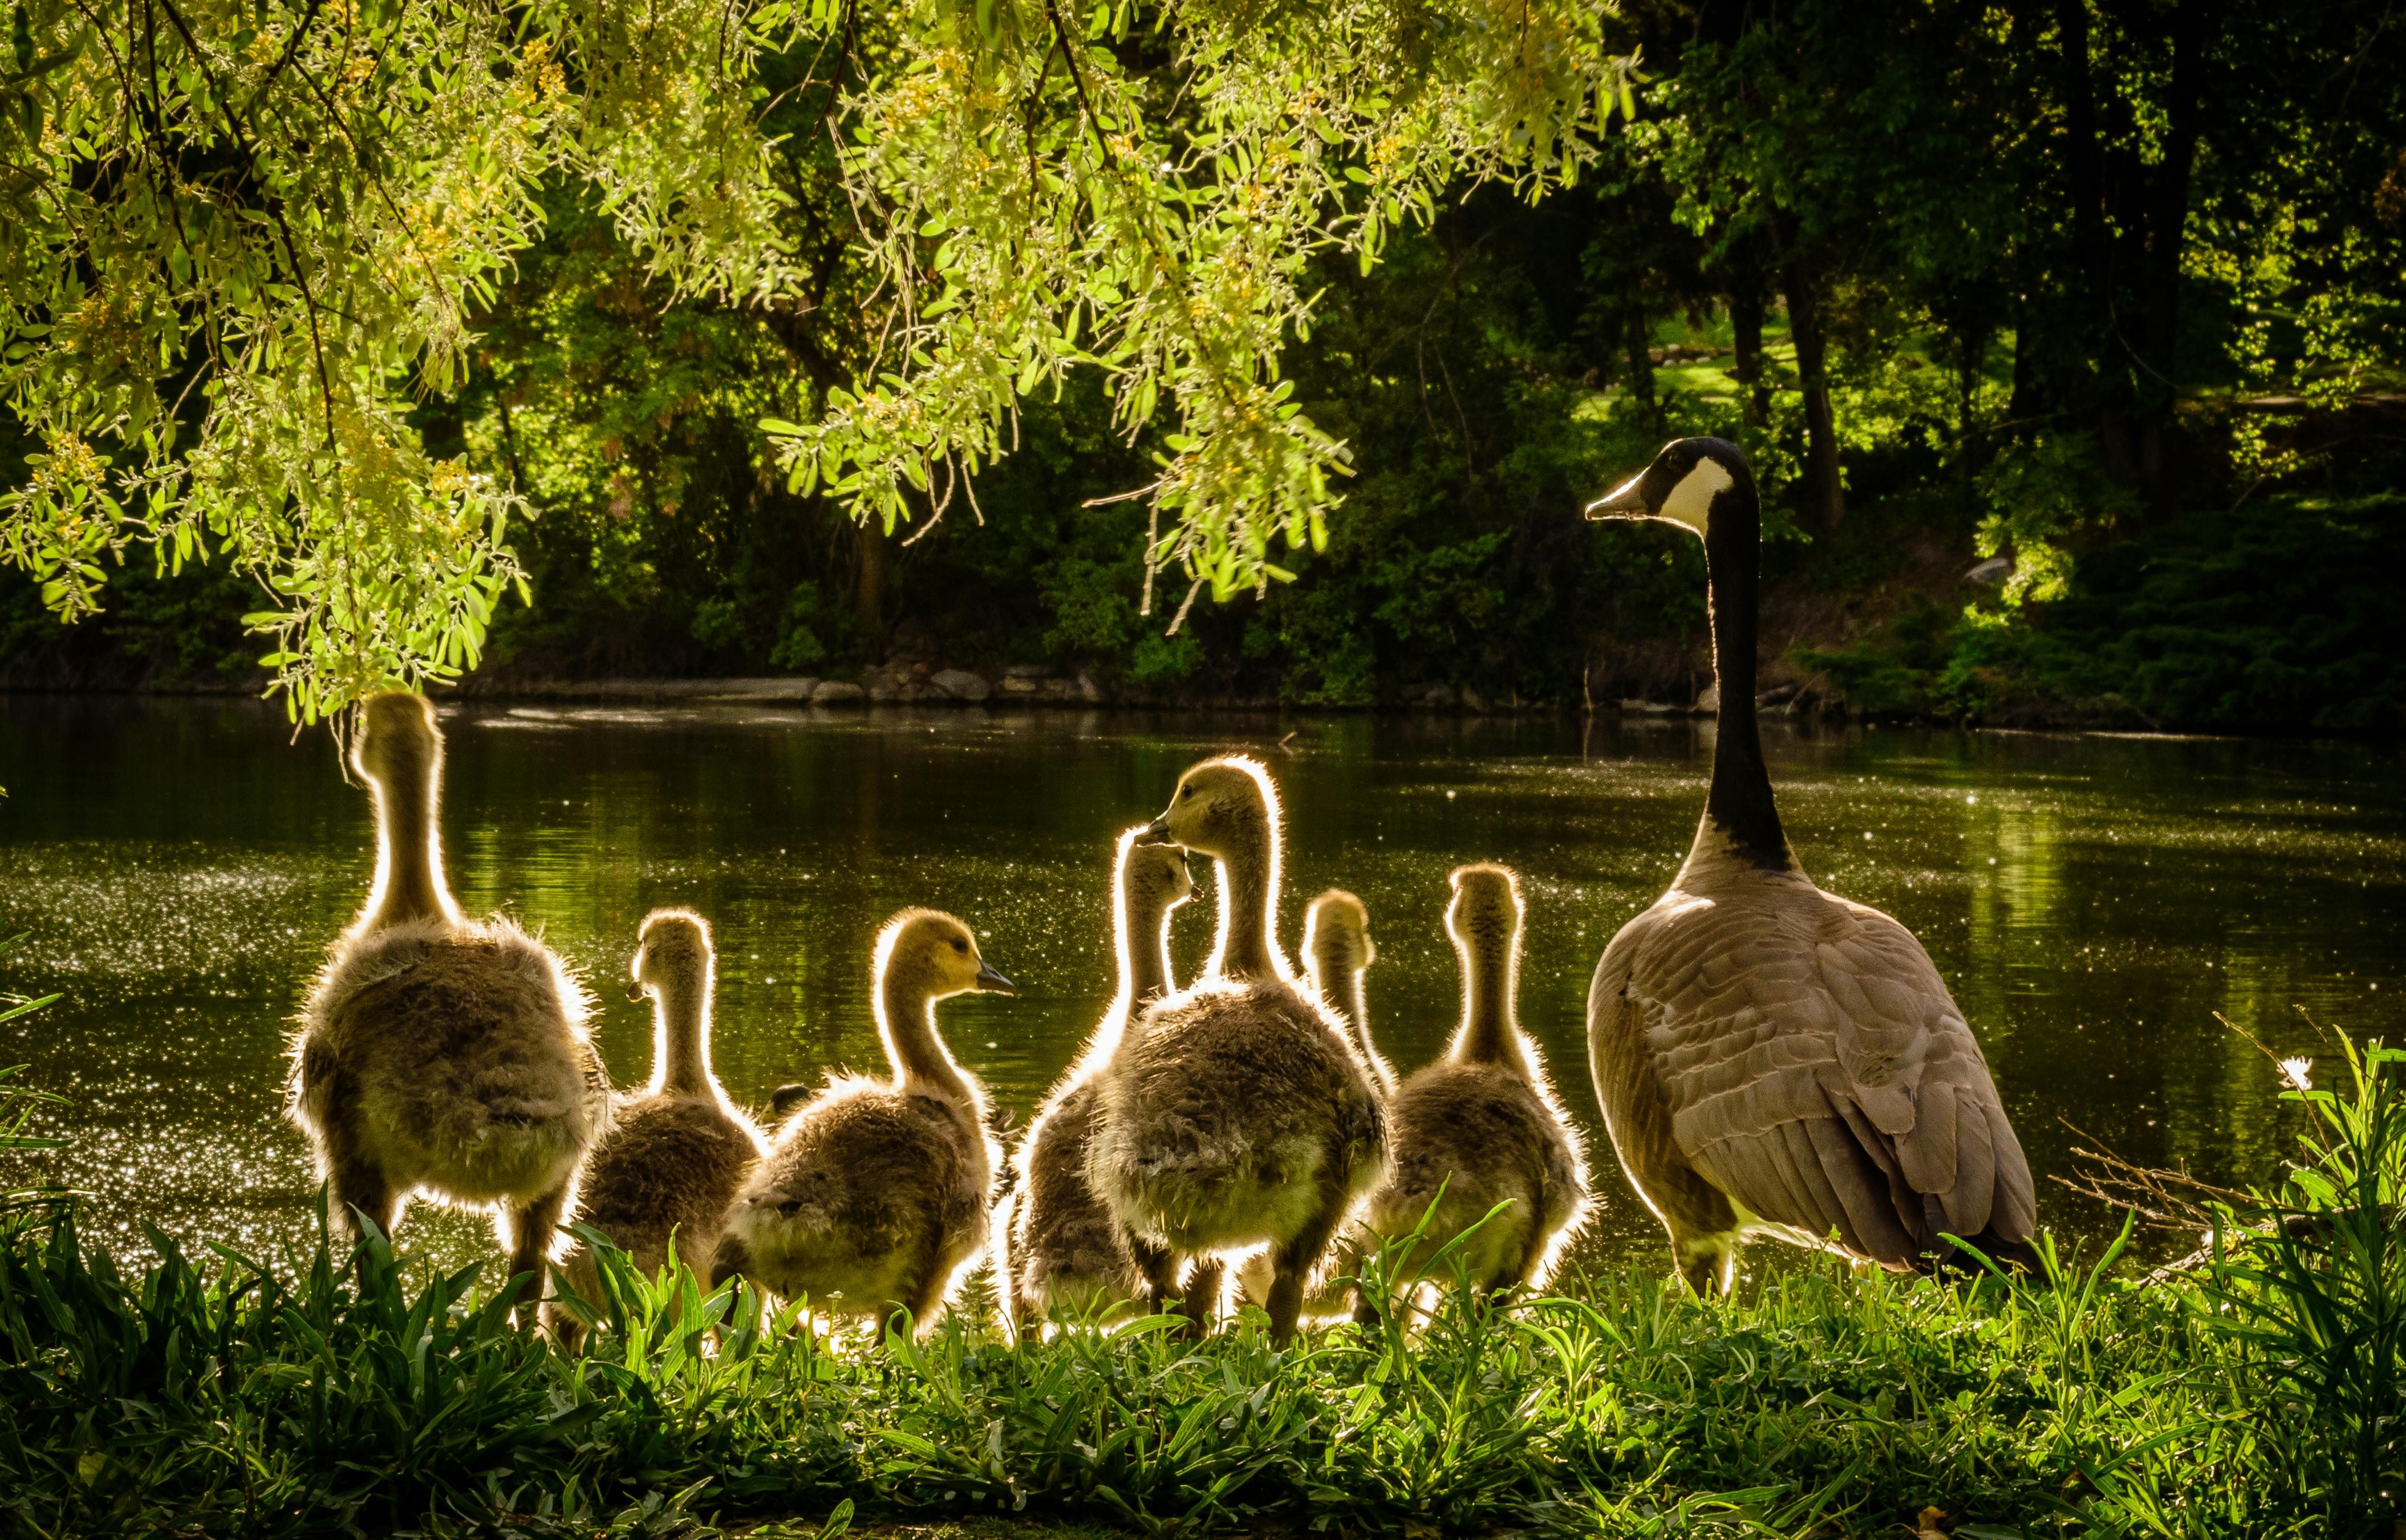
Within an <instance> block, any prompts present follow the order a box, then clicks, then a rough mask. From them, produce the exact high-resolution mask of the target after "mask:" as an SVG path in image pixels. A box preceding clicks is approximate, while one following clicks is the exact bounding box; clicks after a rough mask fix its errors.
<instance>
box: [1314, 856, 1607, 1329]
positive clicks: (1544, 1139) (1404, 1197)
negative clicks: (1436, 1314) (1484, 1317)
mask: <svg viewBox="0 0 2406 1540" xmlns="http://www.w3.org/2000/svg"><path fill="white" fill-rule="evenodd" d="M1452 885H1453V898H1452V901H1451V903H1450V904H1449V905H1448V906H1447V908H1446V912H1445V928H1446V933H1447V934H1448V935H1449V936H1451V938H1452V939H1453V949H1454V951H1455V953H1456V954H1459V956H1460V957H1461V960H1462V1024H1461V1025H1460V1026H1459V1027H1458V1028H1457V1029H1456V1030H1455V1032H1454V1035H1453V1041H1452V1042H1451V1044H1450V1045H1448V1047H1447V1049H1446V1053H1445V1056H1444V1057H1443V1058H1441V1059H1439V1060H1438V1061H1437V1063H1435V1064H1432V1065H1429V1066H1428V1067H1425V1068H1422V1069H1419V1070H1416V1071H1414V1072H1413V1073H1412V1074H1411V1076H1410V1077H1408V1079H1407V1080H1406V1081H1404V1084H1403V1088H1402V1090H1400V1091H1399V1092H1397V1093H1396V1095H1395V1099H1394V1106H1393V1119H1394V1150H1395V1155H1394V1174H1393V1175H1392V1176H1390V1177H1389V1178H1388V1179H1387V1180H1386V1181H1385V1183H1384V1184H1382V1185H1381V1186H1380V1188H1379V1189H1378V1191H1377V1192H1375V1193H1374V1194H1371V1197H1370V1201H1369V1204H1368V1205H1367V1212H1366V1222H1365V1226H1364V1228H1365V1230H1366V1239H1365V1242H1364V1244H1365V1246H1366V1247H1374V1246H1377V1245H1380V1244H1381V1243H1396V1242H1402V1241H1405V1240H1406V1239H1407V1238H1408V1237H1410V1236H1412V1235H1413V1232H1414V1231H1415V1230H1420V1231H1421V1234H1420V1236H1419V1238H1418V1239H1417V1240H1412V1241H1411V1242H1410V1244H1409V1245H1408V1247H1405V1248H1403V1249H1402V1250H1401V1252H1400V1254H1399V1255H1398V1256H1397V1258H1396V1261H1397V1263H1398V1266H1397V1268H1396V1271H1395V1275H1394V1280H1395V1281H1396V1282H1397V1283H1398V1284H1399V1285H1404V1286H1408V1285H1409V1284H1411V1283H1412V1282H1413V1281H1414V1280H1415V1279H1419V1278H1421V1277H1422V1276H1434V1275H1435V1274H1437V1273H1449V1274H1450V1273H1451V1264H1446V1265H1444V1266H1442V1267H1437V1266H1433V1265H1432V1264H1433V1262H1434V1259H1435V1257H1436V1254H1437V1252H1438V1251H1439V1250H1442V1249H1443V1248H1445V1247H1446V1246H1448V1245H1451V1244H1452V1243H1453V1242H1454V1241H1455V1240H1457V1239H1462V1240H1463V1244H1462V1246H1461V1248H1460V1250H1459V1251H1458V1252H1457V1256H1458V1258H1459V1260H1460V1262H1461V1264H1463V1267H1464V1271H1465V1276H1466V1277H1467V1279H1468V1280H1469V1281H1470V1283H1471V1285H1472V1286H1473V1287H1476V1288H1479V1289H1482V1290H1485V1291H1488V1292H1490V1293H1493V1292H1496V1291H1500V1290H1504V1289H1507V1288H1514V1287H1536V1286H1537V1285H1539V1284H1541V1283H1543V1282H1544V1281H1545V1279H1546V1278H1547V1277H1548V1275H1549V1273H1550V1270H1551V1268H1552V1266H1553V1264H1554V1261H1555V1259H1556V1257H1557V1256H1558V1255H1559V1254H1560V1253H1561V1250H1562V1248H1563V1247H1564V1244H1565V1243H1566V1241H1567V1240H1568V1239H1569V1237H1570V1236H1571V1235H1572V1234H1573V1233H1574V1232H1575V1231H1576V1230H1577V1228H1578V1223H1579V1222H1580V1220H1581V1218H1582V1217H1583V1216H1584V1215H1585V1213H1586V1211H1587V1195H1588V1193H1587V1157H1586V1152H1585V1151H1583V1150H1582V1149H1581V1148H1580V1145H1579V1138H1578V1134H1577V1133H1576V1132H1574V1131H1573V1129H1572V1127H1571V1124H1570V1120H1569V1119H1568V1118H1565V1117H1564V1115H1563V1110H1562V1108H1561V1106H1560V1105H1559V1104H1558V1103H1557V1102H1556V1101H1555V1099H1554V1093H1553V1087H1552V1086H1551V1085H1550V1083H1549V1082H1548V1081H1547V1079H1546V1069H1545V1065H1544V1063H1543V1062H1542V1061H1541V1060H1540V1058H1539V1057H1538V1054H1537V1050H1536V1045H1535V1044H1534V1043H1532V1042H1530V1041H1529V1039H1528V1038H1527V1037H1525V1036H1524V1035H1523V1034H1522V1033H1521V1024H1520V1019H1519V1017H1518V1015H1517V1013H1516V1007H1515V999H1514V996H1515V994H1516V993H1517V991H1518V988H1519V982H1520V971H1521V921H1522V915H1523V906H1522V904H1521V883H1520V879H1519V878H1518V877H1517V876H1515V875H1514V874H1513V872H1512V871H1511V869H1509V868H1507V867H1500V866H1485V865H1481V866H1466V867H1461V868H1457V869H1455V871H1454V873H1453V877H1452ZM1499 1204H1500V1205H1505V1206H1506V1207H1505V1208H1503V1210H1502V1211H1501V1212H1500V1213H1495V1214H1494V1217H1493V1219H1489V1218H1488V1215H1489V1214H1490V1213H1491V1212H1492V1211H1493V1210H1495V1209H1496V1208H1497V1206H1498V1205H1499ZM1432 1210H1434V1211H1432ZM1423 1219H1425V1220H1426V1221H1427V1224H1426V1228H1425V1229H1422V1228H1421V1227H1422V1221H1423ZM1482 1220H1483V1221H1485V1222H1484V1223H1483V1224H1482V1223H1481V1221H1482ZM1474 1226H1476V1227H1477V1228H1476V1229H1475V1230H1474V1228H1473V1227H1474ZM1465 1233H1467V1238H1466V1239H1464V1238H1463V1237H1464V1236H1465ZM1386 1303H1389V1302H1387V1301H1379V1300H1372V1299H1369V1298H1367V1297H1364V1298H1362V1299H1361V1300H1360V1302H1359V1305H1358V1307H1357V1309H1356V1316H1357V1319H1361V1320H1365V1321H1368V1320H1374V1319H1376V1317H1377V1313H1378V1311H1379V1309H1380V1307H1381V1306H1382V1305H1384V1304H1386Z"/></svg>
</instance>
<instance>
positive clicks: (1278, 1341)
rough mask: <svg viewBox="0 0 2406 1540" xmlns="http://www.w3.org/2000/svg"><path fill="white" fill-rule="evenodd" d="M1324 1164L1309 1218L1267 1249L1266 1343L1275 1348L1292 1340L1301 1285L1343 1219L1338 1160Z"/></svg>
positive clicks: (1343, 1195)
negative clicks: (1325, 1168) (1316, 1203)
mask: <svg viewBox="0 0 2406 1540" xmlns="http://www.w3.org/2000/svg"><path fill="white" fill-rule="evenodd" d="M1328 1164H1329V1166H1330V1167H1331V1170H1330V1171H1329V1172H1328V1173H1326V1174H1324V1175H1323V1176H1322V1177H1321V1179H1320V1194H1319V1196H1320V1203H1319V1206H1318V1207H1317V1208H1314V1209H1313V1210H1312V1214H1311V1218H1309V1220H1307V1221H1305V1222H1304V1225H1303V1228H1302V1229H1301V1230H1299V1231H1297V1232H1296V1233H1295V1235H1294V1236H1292V1237H1290V1238H1289V1239H1288V1240H1286V1241H1285V1242H1284V1243H1283V1244H1281V1245H1279V1246H1277V1247H1275V1248H1273V1249H1272V1250H1271V1251H1270V1264H1271V1268H1272V1272H1271V1276H1270V1299H1269V1312H1270V1345H1271V1346H1272V1347H1275V1348H1283V1347H1285V1346H1286V1345H1287V1344H1288V1343H1290V1342H1292V1341H1294V1340H1295V1321H1296V1319H1297V1318H1298V1317H1300V1316H1301V1315H1302V1314H1303V1286H1304V1284H1305V1282H1306V1281H1307V1280H1308V1279H1309V1278H1310V1277H1311V1269H1312V1268H1313V1267H1314V1266H1316V1265H1318V1264H1319V1262H1320V1253H1321V1252H1323V1251H1325V1250H1328V1243H1329V1242H1330V1241H1332V1240H1334V1239H1336V1238H1337V1226H1338V1225H1339V1224H1342V1223H1343V1222H1345V1208H1346V1193H1345V1184H1344V1182H1343V1181H1342V1180H1340V1178H1339V1176H1338V1175H1337V1164H1338V1163H1337V1162H1335V1161H1331V1162H1329V1163H1328Z"/></svg>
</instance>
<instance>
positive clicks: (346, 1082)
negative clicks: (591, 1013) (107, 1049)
mask: <svg viewBox="0 0 2406 1540" xmlns="http://www.w3.org/2000/svg"><path fill="white" fill-rule="evenodd" d="M353 762H354V764H355V766H356V767H357V769H358V770H360V772H361V774H362V775H364V776H365V777H366V778H367V779H368V780H369V782H370V783H371V784H372V785H373V786H374V788H375V795H376V805H377V821H378V835H379V845H380V850H379V859H378V870H377V880H376V886H375V891H374V892H373V893H372V894H371V895H370V897H369V900H368V904H367V907H366V908H365V910H364V911H362V912H361V917H360V919H359V920H358V922H357V923H355V924H354V925H352V927H351V929H350V930H349V931H347V932H346V933H345V935H344V936H343V938H342V939H341V940H338V941H336V942H335V943H334V945H333V949H332V951H331V953H330V955H329V956H328V959H327V962H326V966H325V968H323V970H322V971H320V972H319V974H318V979H317V981H316V983H315V985H314V987H313V988H312V989H311V991H310V994H309V997H308V1000H307V1002H306V1003H305V1005H304V1007H303V1010H302V1015H301V1024H300V1030H299V1032H298V1033H297V1034H296V1035H295V1037H294V1039H293V1045H292V1077H291V1082H290V1091H291V1102H290V1110H291V1115H292V1118H293V1121H294V1122H295V1123H298V1124H299V1125H300V1126H301V1128H302V1131H303V1132H304V1133H305V1134H306V1135H307V1136H308V1137H309V1141H310V1144H311V1146H312V1148H313V1150H314V1151H315V1153H316V1155H317V1161H318V1173H319V1175H320V1176H321V1177H322V1178H324V1180H326V1182H327V1184H328V1186H329V1189H330V1193H331V1198H332V1207H333V1210H334V1212H333V1220H334V1222H336V1223H337V1224H338V1225H339V1224H347V1222H348V1217H349V1214H350V1211H351V1210H352V1209H354V1208H356V1209H358V1210H360V1211H361V1212H362V1213H364V1214H366V1215H367V1217H368V1218H369V1219H370V1220H371V1221H373V1222H375V1224H376V1225H377V1226H378V1227H379V1228H381V1229H383V1230H384V1231H385V1232H386V1233H387V1234H389V1233H390V1232H391V1229H392V1227H393V1225H394V1224H395V1223H396V1222H398V1221H399V1219H400V1217H401V1213H402V1211H403V1208H405V1207H406V1205H407V1203H408V1201H409V1199H410V1197H411V1196H412V1195H414V1194H422V1195H425V1196H429V1197H432V1198H436V1199H439V1200H442V1201H445V1202H448V1203H453V1204H457V1205H460V1206H461V1207H466V1208H492V1209H493V1210H494V1217H495V1228H496V1231H497V1233H498V1234H499V1236H500V1238H501V1240H502V1245H504V1246H505V1247H507V1248H509V1249H510V1250H511V1252H512V1259H511V1268H512V1271H513V1273H531V1274H535V1275H536V1276H537V1277H538V1278H539V1277H540V1267H541V1264H542V1261H543V1258H544V1256H545V1253H546V1251H547V1250H548V1249H549V1248H550V1246H551V1245H552V1243H553V1240H554V1237H555V1235H556V1232H557V1229H558V1225H559V1219H560V1216H561V1214H562V1213H563V1212H564V1211H565V1209H566V1208H567V1206H568V1204H569V1202H570V1200H571V1198H572V1196H573V1188H574V1181H575V1176H576V1172H577V1168H578V1166H579V1163H580V1162H582V1161H583V1159H584V1158H585V1155H586V1152H587V1151H588V1150H590V1149H591V1148H592V1146H593V1144H594V1142H595V1141H596V1140H597V1139H599V1138H600V1137H602V1134H603V1133H604V1132H606V1131H607V1129H608V1128H609V1125H610V1117H611V1107H610V1086H609V1079H608V1076H607V1075H606V1074H605V1073H604V1072H603V1070H602V1062H601V1059H600V1057H599V1056H598V1055H597V1054H596V1053H594V1051H593V1045H592V1043H591V1042H590V1041H589V1040H588V1039H587V1036H586V1027H585V1021H586V1014H587V1002H586V999H585V996H584V992H583V991H582V990H581V989H579V988H578V987H577V985H576V984H575V983H574V982H573V981H572V980H571V979H570V977H569V975H568V973H567V971H566V969H565V968H562V967H561V965H560V962H559V958H557V957H556V956H554V955H553V954H551V953H550V952H549V951H548V950H547V949H545V947H543V946H542V945H541V944H539V943H538V942H536V941H535V940H533V939H531V937H529V936H528V935H526V933H525V932H523V931H521V930H520V929H518V927H517V925H512V924H511V923H509V922H508V921H506V920H501V919H495V920H489V921H484V922H477V921H472V920H466V919H463V918H461V917H460V913H459V910H458V906H457V905H456V904H454V903H453V902H452V899H451V897H450V894H449V893H448V891H447V890H446V888H445V886H444V883H443V870H442V860H441V853H440V846H439V841H438V839H437V836H436V833H435V795H436V787H437V784H438V782H439V777H440V774H441V768H442V738H441V735H440V734H439V733H438V732H437V731H436V730H435V728H434V721H433V713H432V711H431V710H429V709H428V707H427V705H426V703H425V702H424V701H423V700H421V699H418V698H416V697H414V696H406V695H387V696H379V697H376V698H375V699H371V700H370V701H369V702H368V703H367V706H366V711H365V720H364V723H363V726H362V728H361V737H360V740H359V742H358V746H357V748H356V751H355V753H354V759H353Z"/></svg>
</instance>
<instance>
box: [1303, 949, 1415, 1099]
mask: <svg viewBox="0 0 2406 1540" xmlns="http://www.w3.org/2000/svg"><path fill="white" fill-rule="evenodd" d="M1309 967H1310V968H1311V982H1312V986H1313V987H1314V988H1316V989H1318V990H1319V991H1320V997H1321V998H1322V999H1323V1000H1326V1001H1327V1002H1328V1003H1329V1005H1330V1006H1332V1007H1334V1008H1335V1009H1336V1010H1337V1014H1338V1015H1340V1016H1343V1017H1344V1018H1345V1024H1346V1026H1347V1028H1349V1029H1350V1030H1351V1031H1352V1034H1353V1048H1354V1051H1355V1052H1356V1053H1360V1054H1361V1055H1362V1059H1363V1062H1364V1063H1366V1064H1367V1065H1368V1066H1369V1067H1370V1073H1371V1074H1373V1075H1375V1076H1377V1077H1378V1080H1379V1082H1380V1084H1381V1085H1382V1086H1384V1087H1386V1088H1387V1089H1389V1090H1393V1089H1394V1080H1395V1071H1394V1067H1392V1066H1391V1065H1389V1064H1388V1063H1387V1060H1386V1057H1385V1056H1384V1055H1383V1054H1381V1053H1380V1052H1379V1045H1378V1044H1377V1043H1376V1042H1374V1041H1372V1040H1371V1038H1370V993H1369V988H1368V980H1369V976H1370V970H1369V968H1367V967H1366V966H1365V964H1364V963H1363V961H1362V956H1361V954H1360V953H1359V952H1357V951H1356V950H1355V949H1354V948H1353V947H1352V946H1351V945H1348V944H1344V943H1338V942H1333V941H1331V942H1325V943H1323V944H1320V945H1317V946H1315V947H1314V948H1313V950H1312V954H1311V960H1310V964H1309Z"/></svg>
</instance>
